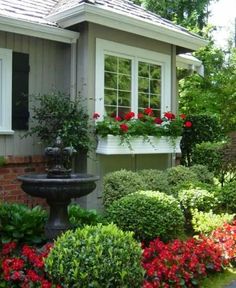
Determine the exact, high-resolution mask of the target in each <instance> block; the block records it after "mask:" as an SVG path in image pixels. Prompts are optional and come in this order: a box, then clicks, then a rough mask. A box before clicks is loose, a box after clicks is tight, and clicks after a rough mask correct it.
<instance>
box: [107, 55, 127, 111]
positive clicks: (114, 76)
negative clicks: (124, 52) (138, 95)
mask: <svg viewBox="0 0 236 288" xmlns="http://www.w3.org/2000/svg"><path fill="white" fill-rule="evenodd" d="M131 67H132V61H131V60H130V59H126V58H123V57H116V56H111V55H105V72H104V73H105V75H104V78H105V79H104V82H105V83H104V85H105V88H104V105H105V111H106V114H107V115H109V116H111V115H113V114H114V113H115V116H118V113H121V112H122V111H130V108H131V86H132V83H131V81H132V80H131ZM122 113H123V112H122Z"/></svg>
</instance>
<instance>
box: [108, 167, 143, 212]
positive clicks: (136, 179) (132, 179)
mask: <svg viewBox="0 0 236 288" xmlns="http://www.w3.org/2000/svg"><path fill="white" fill-rule="evenodd" d="M143 186H144V184H143V181H142V179H141V177H140V176H139V175H138V174H137V173H135V172H132V171H128V170H125V169H122V170H119V171H115V172H111V173H108V174H107V175H106V176H105V177H104V182H103V204H104V207H105V208H107V207H108V206H109V205H111V204H112V202H113V201H115V200H118V199H120V198H122V197H123V196H125V195H128V194H131V193H134V192H136V191H138V190H142V189H143Z"/></svg>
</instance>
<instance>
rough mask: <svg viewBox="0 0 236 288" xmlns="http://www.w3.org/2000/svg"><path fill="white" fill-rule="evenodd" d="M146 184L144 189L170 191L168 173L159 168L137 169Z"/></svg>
mask: <svg viewBox="0 0 236 288" xmlns="http://www.w3.org/2000/svg"><path fill="white" fill-rule="evenodd" d="M137 173H138V175H140V176H141V179H142V181H143V184H144V188H143V189H144V190H152V191H160V192H164V193H167V194H168V193H170V187H169V184H168V181H167V177H166V173H165V172H164V171H160V170H157V169H143V170H139V171H137Z"/></svg>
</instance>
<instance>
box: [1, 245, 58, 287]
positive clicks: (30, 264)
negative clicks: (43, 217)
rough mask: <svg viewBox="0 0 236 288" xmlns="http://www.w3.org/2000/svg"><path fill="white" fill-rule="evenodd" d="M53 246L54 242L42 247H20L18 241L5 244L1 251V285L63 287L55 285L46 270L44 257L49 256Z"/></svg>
mask: <svg viewBox="0 0 236 288" xmlns="http://www.w3.org/2000/svg"><path fill="white" fill-rule="evenodd" d="M51 247H52V244H49V243H48V244H46V245H44V246H43V247H42V248H35V247H30V246H28V245H25V244H24V245H23V246H22V247H20V246H17V243H16V242H9V243H7V244H4V245H3V247H2V250H1V252H0V258H1V261H2V265H1V268H0V272H1V273H0V286H1V287H4V288H8V287H11V288H13V287H15V288H17V287H24V288H26V287H42V288H43V287H44V288H46V287H51V288H62V287H61V286H60V285H53V283H52V282H51V281H50V280H49V278H48V275H47V273H46V272H45V270H44V262H43V259H44V258H45V257H47V255H48V253H49V251H50V249H51Z"/></svg>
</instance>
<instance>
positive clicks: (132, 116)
mask: <svg viewBox="0 0 236 288" xmlns="http://www.w3.org/2000/svg"><path fill="white" fill-rule="evenodd" d="M134 116H135V113H134V112H128V113H127V114H125V120H130V119H132V118H134Z"/></svg>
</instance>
